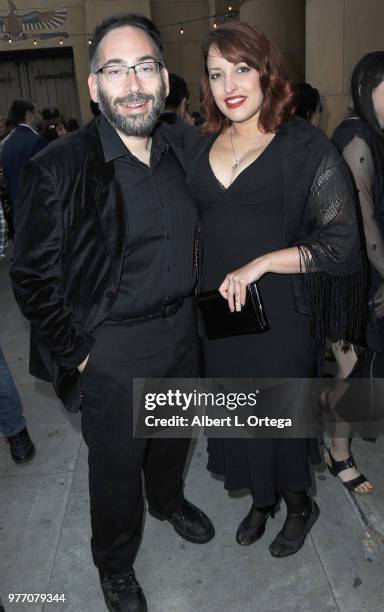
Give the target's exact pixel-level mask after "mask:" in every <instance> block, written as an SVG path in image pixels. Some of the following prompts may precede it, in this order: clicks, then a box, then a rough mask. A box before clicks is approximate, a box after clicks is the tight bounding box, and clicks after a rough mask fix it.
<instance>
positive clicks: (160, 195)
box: [99, 117, 197, 320]
mask: <svg viewBox="0 0 384 612" xmlns="http://www.w3.org/2000/svg"><path fill="white" fill-rule="evenodd" d="M99 133H100V138H101V142H102V146H103V152H104V158H105V161H106V162H111V161H113V164H114V169H115V176H114V179H113V181H112V184H111V190H112V197H114V198H115V201H116V206H123V208H124V211H125V215H126V224H127V228H128V235H127V240H126V246H125V254H124V263H123V268H122V274H121V279H120V284H119V289H118V293H117V296H116V300H115V302H114V305H113V307H112V311H111V312H110V314H109V319H112V320H122V319H124V318H126V317H129V316H137V315H141V314H146V313H150V312H155V311H157V310H158V309H159V308H160V307H161V305H162V304H164V303H167V302H171V301H174V300H176V299H178V298H180V297H186V296H187V295H190V294H191V292H192V291H193V287H194V241H195V233H196V222H197V211H196V206H195V202H194V200H193V199H192V197H191V196H190V194H189V192H188V189H187V187H186V184H185V179H184V170H183V168H182V167H181V165H180V163H179V162H178V160H177V158H176V156H175V155H174V153H173V152H172V149H171V147H170V146H169V144H168V143H167V141H166V140H165V138H164V137H163V136H162V134H161V127H159V128H157V129H156V130H155V132H154V134H153V137H152V148H151V159H150V166H149V167H148V166H147V165H146V164H144V163H143V162H141V161H140V160H139V159H138V158H137V157H135V156H134V155H132V153H131V152H130V151H129V149H128V148H127V147H126V146H125V144H124V143H123V141H122V140H121V138H120V136H119V135H118V133H117V132H116V130H115V129H114V128H113V127H112V125H111V124H110V123H109V121H108V120H107V119H105V118H104V117H103V118H102V120H101V121H100V123H99Z"/></svg>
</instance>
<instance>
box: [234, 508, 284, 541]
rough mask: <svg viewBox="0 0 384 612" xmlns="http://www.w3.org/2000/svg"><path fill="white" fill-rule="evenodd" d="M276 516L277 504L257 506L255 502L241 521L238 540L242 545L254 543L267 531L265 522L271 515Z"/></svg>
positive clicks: (237, 535) (237, 534)
mask: <svg viewBox="0 0 384 612" xmlns="http://www.w3.org/2000/svg"><path fill="white" fill-rule="evenodd" d="M274 516H275V506H265V507H264V508H256V507H255V506H254V505H253V504H252V507H251V509H250V511H249V512H248V514H247V516H246V517H245V519H244V520H242V521H241V523H240V525H239V528H238V530H237V533H236V542H237V543H238V544H240V546H249V545H250V544H253V543H254V542H256V541H257V540H259V538H261V536H262V535H263V533H264V531H265V524H266V522H267V519H268V518H269V517H272V518H273V517H274Z"/></svg>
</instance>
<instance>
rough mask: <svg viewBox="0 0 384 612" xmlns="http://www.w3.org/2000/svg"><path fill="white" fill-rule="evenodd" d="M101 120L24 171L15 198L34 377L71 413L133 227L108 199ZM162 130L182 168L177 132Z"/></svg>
mask: <svg viewBox="0 0 384 612" xmlns="http://www.w3.org/2000/svg"><path fill="white" fill-rule="evenodd" d="M97 121H98V120H97V119H96V120H94V121H92V122H91V123H90V124H88V125H86V126H85V127H84V128H82V129H81V130H79V131H77V132H74V133H73V134H71V135H69V136H66V137H64V138H61V139H59V140H57V141H55V142H54V143H52V144H51V145H50V146H49V147H48V148H46V149H45V150H44V151H42V152H41V153H39V154H38V155H36V156H35V157H34V158H33V159H32V160H30V161H29V162H28V163H27V164H26V165H25V167H24V170H23V173H22V176H21V181H20V189H19V193H18V201H17V207H16V210H17V216H16V220H15V226H16V236H15V247H14V261H13V265H12V268H11V278H12V281H13V287H14V292H15V296H16V300H17V302H18V304H19V306H20V309H21V311H22V313H23V314H24V316H25V317H26V318H27V319H28V320H29V321H30V322H31V326H32V334H31V340H32V341H31V356H30V371H31V374H33V375H34V376H37V377H38V378H42V379H44V380H47V381H52V382H53V383H54V386H55V389H56V392H57V394H58V395H59V397H60V398H61V399H62V400H63V402H64V404H65V405H66V407H67V409H68V410H71V411H75V410H78V408H79V393H78V384H77V383H78V378H79V373H78V370H77V366H78V365H79V364H80V363H81V362H82V361H83V360H84V359H85V358H86V356H87V355H88V353H89V352H90V349H91V347H92V344H93V338H92V335H91V332H92V329H93V328H95V327H96V326H97V325H99V324H100V323H101V322H102V321H103V320H105V319H106V318H107V316H108V313H109V311H110V309H111V306H112V304H113V301H114V297H115V293H116V291H117V289H118V284H119V279H120V275H121V269H122V264H123V256H124V243H125V241H126V239H127V236H128V231H129V228H128V227H127V222H126V218H125V215H124V213H123V210H122V209H121V208H119V207H116V206H115V204H114V202H113V201H112V198H111V197H110V190H109V185H110V183H111V181H112V179H113V176H114V166H113V162H109V163H106V162H105V161H104V155H103V149H102V145H101V140H100V137H99V132H98V128H97ZM157 129H159V130H160V131H161V133H162V135H163V136H164V137H165V138H166V140H167V142H168V144H169V145H170V146H171V147H172V150H173V152H174V153H175V155H176V157H177V158H178V159H179V161H180V163H183V158H182V151H181V149H180V148H179V146H178V144H177V142H178V141H177V138H175V137H174V131H173V128H172V127H170V126H167V125H160V126H159V127H158V128H157Z"/></svg>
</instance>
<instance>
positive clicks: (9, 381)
mask: <svg viewBox="0 0 384 612" xmlns="http://www.w3.org/2000/svg"><path fill="white" fill-rule="evenodd" d="M0 431H1V433H2V434H3V436H5V441H6V442H7V443H8V444H9V450H10V453H11V457H12V459H13V460H14V462H15V463H18V464H21V463H26V462H27V461H30V460H31V459H32V458H33V457H34V455H35V452H36V449H35V445H34V444H33V442H32V440H31V438H30V437H29V433H28V430H27V423H26V421H25V418H24V416H23V406H22V403H21V399H20V395H19V392H18V391H17V389H16V386H15V383H14V380H13V378H12V374H11V371H10V369H9V367H8V364H7V362H6V360H5V357H4V354H3V351H2V350H1V346H0Z"/></svg>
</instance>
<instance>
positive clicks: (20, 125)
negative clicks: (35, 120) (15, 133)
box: [17, 123, 39, 136]
mask: <svg viewBox="0 0 384 612" xmlns="http://www.w3.org/2000/svg"><path fill="white" fill-rule="evenodd" d="M17 127H26V128H29V129H30V130H32V132H35V134H37V135H38V136H39V133H38V132H36V130H34V129H33V127H31V126H30V125H28V123H18V124H17Z"/></svg>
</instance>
